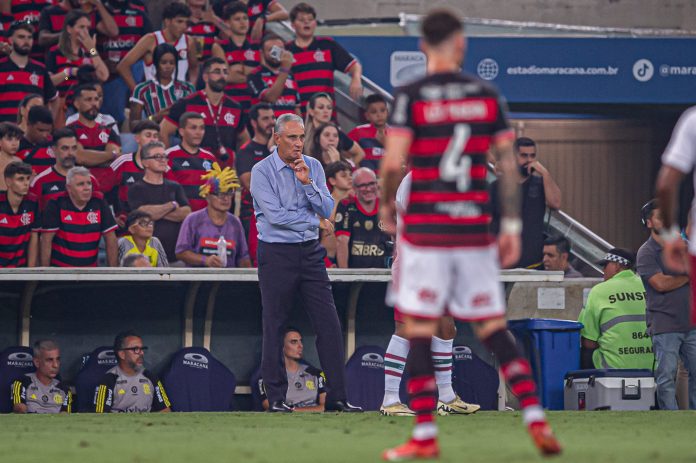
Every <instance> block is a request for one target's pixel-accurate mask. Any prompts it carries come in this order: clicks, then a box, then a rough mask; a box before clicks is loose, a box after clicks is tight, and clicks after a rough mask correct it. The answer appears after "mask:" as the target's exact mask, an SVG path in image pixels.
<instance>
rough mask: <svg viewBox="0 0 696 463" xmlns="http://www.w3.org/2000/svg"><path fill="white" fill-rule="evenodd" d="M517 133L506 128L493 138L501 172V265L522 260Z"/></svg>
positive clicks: (508, 265)
mask: <svg viewBox="0 0 696 463" xmlns="http://www.w3.org/2000/svg"><path fill="white" fill-rule="evenodd" d="M513 139H514V132H513V131H512V130H504V131H502V132H499V133H498V134H496V135H495V136H494V138H493V148H494V154H495V155H496V159H497V162H496V168H498V169H499V171H500V177H499V180H498V197H499V198H500V211H501V219H500V234H499V236H498V249H499V251H498V252H499V255H500V266H501V267H503V268H505V267H510V266H511V265H514V263H515V262H517V261H518V260H519V257H520V251H521V241H520V233H521V231H522V220H521V219H520V194H519V189H520V182H519V178H520V176H519V173H518V172H517V163H516V161H515V155H514V153H513V150H512V144H513Z"/></svg>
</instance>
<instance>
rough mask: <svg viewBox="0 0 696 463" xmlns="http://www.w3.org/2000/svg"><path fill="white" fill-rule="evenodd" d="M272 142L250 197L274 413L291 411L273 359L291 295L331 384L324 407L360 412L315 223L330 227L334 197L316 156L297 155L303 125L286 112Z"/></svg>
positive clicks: (254, 173)
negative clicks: (350, 398)
mask: <svg viewBox="0 0 696 463" xmlns="http://www.w3.org/2000/svg"><path fill="white" fill-rule="evenodd" d="M273 136H274V140H275V142H276V145H277V148H276V149H275V150H274V151H273V153H271V155H270V156H268V157H267V158H265V159H264V160H263V161H260V162H259V163H258V164H256V165H255V166H254V168H253V169H252V170H251V195H252V196H253V198H254V210H255V213H256V221H257V228H258V232H259V233H258V237H259V248H258V258H259V285H260V288H261V302H262V304H263V354H262V361H261V375H262V376H263V378H264V381H265V383H266V392H267V394H268V401H269V403H270V407H269V411H271V412H291V411H292V408H290V407H289V406H288V405H287V404H286V403H285V401H284V397H285V393H286V391H287V378H286V376H285V373H284V372H283V369H282V368H281V365H280V364H279V363H278V359H279V358H281V354H282V344H281V342H282V339H283V329H284V327H285V326H286V325H287V319H288V312H289V310H290V306H291V304H288V301H292V300H293V298H294V295H295V294H297V293H298V292H299V293H300V294H302V297H303V299H304V300H305V310H307V312H308V313H309V316H310V319H311V320H312V325H313V326H314V328H315V331H316V333H317V351H318V352H319V359H320V360H321V366H322V368H323V370H324V371H325V372H326V376H327V378H328V381H329V382H330V384H331V389H330V390H329V392H328V397H327V401H326V410H331V411H344V412H354V411H362V410H361V409H360V408H357V407H353V406H352V405H350V404H349V403H348V402H347V401H346V390H345V382H344V368H343V359H344V353H343V344H342V339H343V335H342V333H341V325H340V322H339V321H338V316H337V314H336V306H335V305H334V300H333V294H332V293H331V284H330V283H329V276H328V274H327V273H326V267H325V266H324V256H325V255H326V251H325V250H324V249H323V248H322V247H321V246H320V245H319V240H318V238H319V229H320V228H328V229H333V225H332V224H331V222H330V221H329V220H328V219H326V217H329V216H330V215H331V212H332V210H333V199H332V198H331V195H330V194H329V190H328V189H327V188H326V178H325V177H324V169H322V168H321V164H319V161H318V160H316V159H314V158H311V157H308V156H305V155H303V154H302V147H303V145H304V124H303V122H302V118H300V117H299V116H298V115H296V114H283V115H282V116H280V118H279V119H278V121H277V122H276V126H275V134H274V135H273Z"/></svg>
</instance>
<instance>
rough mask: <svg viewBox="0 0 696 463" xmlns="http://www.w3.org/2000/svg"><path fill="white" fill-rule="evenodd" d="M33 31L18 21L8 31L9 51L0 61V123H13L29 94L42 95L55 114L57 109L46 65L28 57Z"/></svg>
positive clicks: (55, 97) (55, 93)
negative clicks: (20, 106)
mask: <svg viewBox="0 0 696 463" xmlns="http://www.w3.org/2000/svg"><path fill="white" fill-rule="evenodd" d="M33 30H34V28H33V27H32V26H31V25H30V24H28V23H25V22H20V23H14V24H12V26H10V29H9V31H8V37H9V41H10V45H11V46H12V52H11V53H10V55H9V56H8V57H7V58H3V59H2V60H0V85H2V89H3V98H2V99H1V100H0V122H4V121H8V122H16V121H17V112H18V111H19V103H20V102H21V101H22V99H23V98H24V97H25V96H27V95H30V94H32V93H34V94H37V95H40V96H42V97H43V100H44V103H45V104H49V105H50V107H51V110H52V112H53V113H54V114H55V112H56V111H57V110H58V92H57V90H56V87H55V85H53V82H52V81H51V76H50V75H49V74H48V71H47V70H46V66H44V65H43V64H42V63H40V62H38V61H34V60H33V59H30V58H29V53H30V52H31V46H32V43H33V41H34V39H33V38H32V34H33Z"/></svg>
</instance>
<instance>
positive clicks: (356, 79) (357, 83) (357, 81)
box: [348, 60, 363, 101]
mask: <svg viewBox="0 0 696 463" xmlns="http://www.w3.org/2000/svg"><path fill="white" fill-rule="evenodd" d="M348 74H349V75H350V87H349V88H348V92H349V93H350V96H351V97H353V99H354V100H356V101H358V100H360V98H361V97H362V93H363V86H362V65H361V64H360V63H359V62H358V61H357V60H356V61H355V63H353V65H352V66H351V67H350V68H349V69H348Z"/></svg>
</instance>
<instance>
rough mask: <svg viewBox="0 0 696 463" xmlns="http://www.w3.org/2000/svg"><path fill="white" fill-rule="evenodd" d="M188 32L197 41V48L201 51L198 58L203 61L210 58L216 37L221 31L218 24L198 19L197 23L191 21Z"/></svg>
mask: <svg viewBox="0 0 696 463" xmlns="http://www.w3.org/2000/svg"><path fill="white" fill-rule="evenodd" d="M186 33H187V34H188V35H189V36H190V37H193V41H194V42H195V43H196V48H197V49H198V51H199V55H198V58H199V59H200V60H201V62H202V61H205V60H207V59H208V58H210V57H211V54H212V51H213V44H214V43H215V39H216V38H217V36H218V35H219V33H220V31H219V30H218V28H217V26H216V25H215V24H213V23H211V22H208V21H198V22H197V23H194V22H192V21H189V27H188V29H186Z"/></svg>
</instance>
